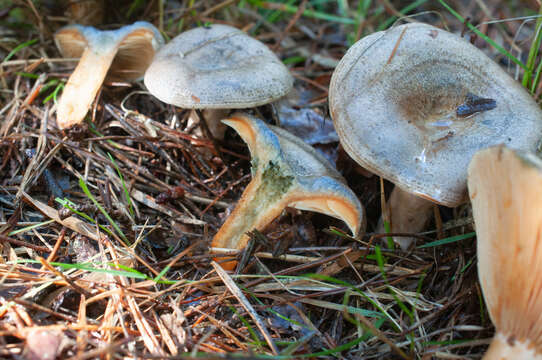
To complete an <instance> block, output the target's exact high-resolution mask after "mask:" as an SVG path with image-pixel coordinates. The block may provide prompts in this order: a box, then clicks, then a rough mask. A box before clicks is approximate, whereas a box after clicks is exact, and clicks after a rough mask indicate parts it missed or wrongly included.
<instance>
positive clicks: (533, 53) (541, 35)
mask: <svg viewBox="0 0 542 360" xmlns="http://www.w3.org/2000/svg"><path fill="white" fill-rule="evenodd" d="M538 15H541V16H539V17H538V19H536V25H535V27H534V28H535V37H534V38H533V42H532V43H531V48H530V49H529V57H528V58H527V69H526V70H525V73H524V74H523V81H522V82H521V83H522V84H523V86H525V87H526V88H527V89H530V90H531V93H532V92H533V88H532V87H531V85H535V87H536V83H535V82H534V81H533V79H532V76H533V70H534V67H535V64H536V58H537V57H538V51H539V49H540V42H541V41H542V6H539V8H538Z"/></svg>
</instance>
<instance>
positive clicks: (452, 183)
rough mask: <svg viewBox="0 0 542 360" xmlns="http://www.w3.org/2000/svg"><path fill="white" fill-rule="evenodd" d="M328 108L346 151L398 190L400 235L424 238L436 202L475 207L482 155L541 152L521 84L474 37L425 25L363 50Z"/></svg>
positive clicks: (346, 66)
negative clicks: (472, 165)
mask: <svg viewBox="0 0 542 360" xmlns="http://www.w3.org/2000/svg"><path fill="white" fill-rule="evenodd" d="M329 106H330V112H331V116H332V118H333V121H334V124H335V128H336V130H337V133H338V135H339V138H340V141H341V144H342V145H343V147H344V149H345V150H346V152H347V153H348V154H349V155H350V156H351V157H352V158H353V159H354V160H355V161H356V162H358V163H359V164H360V165H361V166H363V167H365V168H367V169H368V170H370V171H372V172H373V173H375V174H378V175H379V176H382V177H384V178H385V179H387V180H389V181H391V182H393V183H395V185H396V186H395V189H394V191H393V193H392V195H391V197H390V200H389V205H388V206H389V208H390V210H391V226H392V231H393V232H408V233H416V232H419V231H420V230H421V229H422V228H423V227H424V225H425V224H426V222H427V220H428V218H429V217H430V214H431V207H432V203H436V204H442V205H445V206H448V207H455V206H457V205H459V204H461V203H462V202H464V201H466V193H467V192H466V186H467V184H466V177H467V166H468V163H469V161H470V159H471V157H472V155H473V154H474V153H475V152H476V151H477V150H479V149H482V148H486V147H489V146H491V145H495V144H499V143H504V144H507V145H509V146H511V147H514V148H518V149H524V150H534V149H535V147H536V144H537V143H538V141H539V139H540V138H541V135H542V121H541V119H542V112H541V110H540V108H539V106H538V105H537V104H536V102H535V101H534V100H533V98H532V97H531V96H530V94H529V93H528V92H527V91H526V90H525V89H524V88H523V87H521V85H520V84H519V83H517V82H516V81H515V80H514V79H512V78H511V77H510V76H508V74H506V73H505V72H504V71H503V70H502V69H501V68H500V67H499V66H498V65H497V64H496V63H494V62H493V61H492V60H491V59H489V58H488V57H487V56H486V55H484V53H482V51H480V50H479V49H477V48H476V47H474V46H473V45H471V44H470V43H469V42H467V41H466V40H465V39H462V38H460V37H458V36H456V35H454V34H451V33H449V32H446V31H444V30H441V29H438V28H436V27H433V26H430V25H426V24H421V23H413V24H407V25H401V26H397V27H394V28H392V29H390V30H387V31H384V32H378V33H374V34H371V35H369V36H367V37H365V38H363V39H361V40H360V41H358V42H357V43H356V44H354V45H353V46H352V47H351V48H350V49H349V50H348V52H347V53H346V55H345V56H344V57H343V59H342V60H341V61H340V63H339V65H338V66H337V68H336V69H335V72H334V73H333V76H332V79H331V85H330V89H329ZM394 240H395V241H396V242H398V243H399V244H400V245H401V246H402V247H403V248H408V246H409V245H410V244H411V241H412V240H411V239H408V238H407V239H405V238H395V239H394Z"/></svg>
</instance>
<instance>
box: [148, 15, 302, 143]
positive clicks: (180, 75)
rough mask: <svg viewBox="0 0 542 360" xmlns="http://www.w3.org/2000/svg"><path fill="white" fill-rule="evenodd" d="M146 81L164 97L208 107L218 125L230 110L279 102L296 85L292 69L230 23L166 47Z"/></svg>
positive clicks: (212, 122) (187, 106) (186, 34)
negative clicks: (291, 72) (227, 110)
mask: <svg viewBox="0 0 542 360" xmlns="http://www.w3.org/2000/svg"><path fill="white" fill-rule="evenodd" d="M145 85H146V86H147V88H148V90H149V91H150V92H151V94H153V95H154V96H156V97H157V98H158V99H160V100H161V101H163V102H165V103H167V104H172V105H175V106H178V107H181V108H185V109H202V110H205V112H204V115H205V118H206V119H207V121H208V123H209V127H210V128H212V129H215V130H214V131H213V132H214V134H213V135H216V136H217V137H220V136H221V134H220V133H221V132H223V131H221V130H219V129H217V128H219V127H220V125H221V123H220V122H219V120H221V119H222V118H224V117H225V115H226V114H227V112H226V111H224V110H225V109H244V108H251V107H255V106H260V105H264V104H267V103H270V102H273V101H275V100H277V99H279V98H280V97H282V96H284V95H286V94H287V93H288V92H289V91H290V90H291V89H292V86H293V78H292V76H291V75H290V72H289V71H288V69H287V68H286V66H284V64H283V63H282V62H281V61H280V59H279V58H277V56H276V55H275V54H274V53H273V52H272V51H271V50H269V48H268V47H267V46H266V45H265V44H264V43H262V42H260V41H258V40H256V39H254V38H252V37H250V36H248V35H247V34H246V33H244V32H243V31H241V30H238V29H236V28H234V27H231V26H227V25H219V24H215V25H211V26H208V27H205V26H204V27H198V28H195V29H192V30H189V31H186V32H183V33H181V34H180V35H178V36H177V37H175V38H174V39H173V40H172V41H171V42H170V43H169V44H167V45H166V46H164V47H163V48H162V49H161V50H160V51H159V52H158V53H157V54H156V57H155V59H154V60H153V62H152V64H151V66H150V67H149V69H148V70H147V72H146V74H145Z"/></svg>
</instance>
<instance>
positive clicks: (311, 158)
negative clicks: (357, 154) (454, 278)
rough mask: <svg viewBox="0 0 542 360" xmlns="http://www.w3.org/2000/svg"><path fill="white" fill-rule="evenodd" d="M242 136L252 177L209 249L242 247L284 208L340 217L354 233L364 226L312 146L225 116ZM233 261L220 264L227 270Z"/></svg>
mask: <svg viewBox="0 0 542 360" xmlns="http://www.w3.org/2000/svg"><path fill="white" fill-rule="evenodd" d="M224 123H225V124H227V125H229V126H231V127H232V128H234V129H235V130H236V131H237V132H238V133H239V135H240V136H241V137H242V138H243V140H245V142H246V143H247V144H248V147H249V149H250V153H251V154H252V165H253V176H252V180H251V182H250V184H249V185H248V186H247V187H246V189H245V191H244V192H243V194H242V195H241V199H240V200H239V202H238V203H237V206H236V208H235V209H234V211H233V212H232V214H231V215H230V216H229V217H228V219H227V220H226V222H225V223H224V225H222V227H221V228H220V230H219V231H218V233H217V234H216V235H215V237H214V239H213V242H212V247H214V248H229V249H242V248H244V247H245V246H246V244H247V242H248V239H249V237H248V235H246V233H247V232H248V231H250V230H252V229H258V230H262V229H263V228H265V226H266V225H267V224H269V223H270V222H271V221H272V220H273V219H274V218H276V217H277V216H278V215H280V213H281V212H282V210H284V208H286V207H287V206H290V207H295V208H297V209H301V210H310V211H316V212H320V213H323V214H326V215H329V216H333V217H335V218H338V219H341V220H343V221H344V222H345V223H346V224H347V225H348V227H349V228H350V230H351V231H352V233H353V234H354V236H356V235H357V234H358V233H359V232H360V231H362V230H363V229H364V227H365V221H364V220H365V219H364V213H363V208H362V206H361V204H360V203H359V200H358V199H357V197H356V196H355V195H354V193H353V192H352V190H350V189H349V188H348V187H347V186H346V184H345V183H344V180H343V179H342V178H341V177H340V175H339V174H338V173H337V172H336V170H334V169H333V168H332V167H331V166H330V165H329V164H328V163H327V162H326V160H325V159H324V158H323V157H322V156H320V155H318V154H317V153H316V152H315V150H314V149H313V148H311V147H310V146H309V145H307V144H305V143H303V141H302V140H300V139H298V138H296V137H295V136H293V135H291V134H289V133H288V132H286V131H284V130H282V129H280V128H275V127H273V128H271V127H269V126H267V125H266V124H265V123H264V122H263V121H261V120H258V119H256V118H253V117H249V116H246V115H239V114H237V115H234V116H232V117H231V118H229V119H227V120H224ZM235 265H236V262H235V261H227V262H226V263H222V266H223V267H224V268H225V269H228V270H231V269H232V268H233V267H234V266H235Z"/></svg>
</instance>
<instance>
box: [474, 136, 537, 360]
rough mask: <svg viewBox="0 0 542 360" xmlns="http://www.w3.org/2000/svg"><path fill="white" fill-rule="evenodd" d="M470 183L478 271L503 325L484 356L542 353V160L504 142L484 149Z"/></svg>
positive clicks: (495, 316) (523, 356) (497, 321)
mask: <svg viewBox="0 0 542 360" xmlns="http://www.w3.org/2000/svg"><path fill="white" fill-rule="evenodd" d="M468 188H469V196H470V199H471V202H472V210H473V215H474V222H475V224H476V237H477V254H478V277H479V278H480V284H481V286H482V290H483V293H484V299H485V302H486V304H487V308H488V311H489V315H490V316H491V320H492V321H493V323H494V324H495V327H496V329H497V335H496V336H495V339H494V341H493V343H492V345H491V347H490V351H489V352H488V355H486V357H484V359H499V360H500V359H542V277H541V276H540V274H541V273H542V160H541V159H540V158H538V157H537V156H535V155H534V154H532V153H527V152H522V151H517V150H512V149H510V148H507V147H505V146H502V145H501V146H496V147H492V148H489V149H485V150H481V151H479V152H478V153H476V154H475V155H474V157H473V158H472V161H471V163H470V165H469V168H468Z"/></svg>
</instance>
